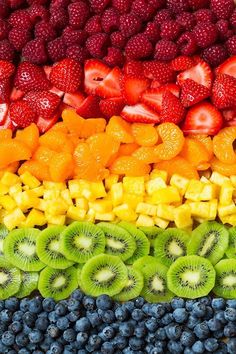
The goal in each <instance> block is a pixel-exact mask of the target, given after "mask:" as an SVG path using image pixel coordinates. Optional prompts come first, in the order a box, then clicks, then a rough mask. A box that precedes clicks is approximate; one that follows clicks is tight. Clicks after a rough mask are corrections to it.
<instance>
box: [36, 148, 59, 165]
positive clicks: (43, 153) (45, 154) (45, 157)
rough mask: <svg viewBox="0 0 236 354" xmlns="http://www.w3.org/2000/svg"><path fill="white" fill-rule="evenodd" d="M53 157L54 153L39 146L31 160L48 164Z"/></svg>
mask: <svg viewBox="0 0 236 354" xmlns="http://www.w3.org/2000/svg"><path fill="white" fill-rule="evenodd" d="M54 156H55V151H53V150H51V149H49V148H48V147H47V146H43V145H41V146H39V147H38V149H37V150H36V151H35V153H34V155H33V159H34V160H37V161H41V162H44V163H46V164H49V163H50V162H51V160H52V159H53V158H54Z"/></svg>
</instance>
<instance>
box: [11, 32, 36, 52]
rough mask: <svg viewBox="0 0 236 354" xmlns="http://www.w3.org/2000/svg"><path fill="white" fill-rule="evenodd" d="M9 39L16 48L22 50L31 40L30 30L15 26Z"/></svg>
mask: <svg viewBox="0 0 236 354" xmlns="http://www.w3.org/2000/svg"><path fill="white" fill-rule="evenodd" d="M8 39H9V42H10V43H11V44H12V45H13V47H14V48H15V50H17V51H20V50H21V49H22V48H23V47H24V46H25V45H26V43H27V42H29V41H30V40H31V33H30V31H28V30H23V29H21V28H16V27H14V28H12V29H11V31H10V32H9V36H8Z"/></svg>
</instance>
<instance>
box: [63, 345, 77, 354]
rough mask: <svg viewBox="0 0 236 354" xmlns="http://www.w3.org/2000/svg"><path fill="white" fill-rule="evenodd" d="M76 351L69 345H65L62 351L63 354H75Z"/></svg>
mask: <svg viewBox="0 0 236 354" xmlns="http://www.w3.org/2000/svg"><path fill="white" fill-rule="evenodd" d="M76 353H77V352H76V349H75V348H73V347H72V346H71V345H66V346H65V347H64V350H63V354H76Z"/></svg>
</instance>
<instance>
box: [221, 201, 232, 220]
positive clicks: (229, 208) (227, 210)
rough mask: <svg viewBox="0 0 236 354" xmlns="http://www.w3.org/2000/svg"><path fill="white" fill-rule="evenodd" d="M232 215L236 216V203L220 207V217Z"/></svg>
mask: <svg viewBox="0 0 236 354" xmlns="http://www.w3.org/2000/svg"><path fill="white" fill-rule="evenodd" d="M230 214H236V205H235V204H234V202H231V203H230V204H228V205H222V204H219V205H218V215H219V216H220V217H221V216H226V215H230Z"/></svg>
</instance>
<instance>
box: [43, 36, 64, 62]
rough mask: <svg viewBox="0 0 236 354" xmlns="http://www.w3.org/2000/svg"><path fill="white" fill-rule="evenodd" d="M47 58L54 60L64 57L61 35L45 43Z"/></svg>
mask: <svg viewBox="0 0 236 354" xmlns="http://www.w3.org/2000/svg"><path fill="white" fill-rule="evenodd" d="M47 50H48V55H49V58H50V59H51V60H52V61H53V62H55V61H59V60H61V59H64V58H65V57H66V46H65V44H64V41H63V39H62V37H58V38H56V39H54V40H53V41H51V42H48V44H47Z"/></svg>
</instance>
